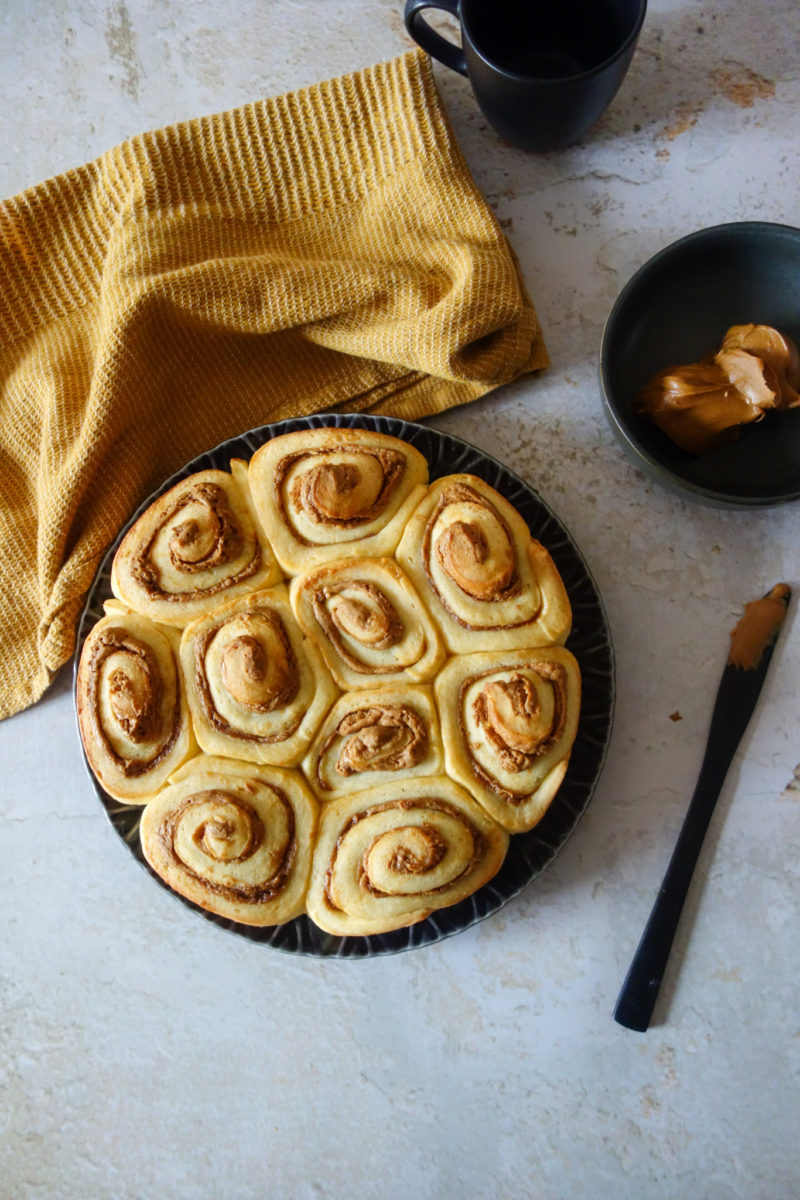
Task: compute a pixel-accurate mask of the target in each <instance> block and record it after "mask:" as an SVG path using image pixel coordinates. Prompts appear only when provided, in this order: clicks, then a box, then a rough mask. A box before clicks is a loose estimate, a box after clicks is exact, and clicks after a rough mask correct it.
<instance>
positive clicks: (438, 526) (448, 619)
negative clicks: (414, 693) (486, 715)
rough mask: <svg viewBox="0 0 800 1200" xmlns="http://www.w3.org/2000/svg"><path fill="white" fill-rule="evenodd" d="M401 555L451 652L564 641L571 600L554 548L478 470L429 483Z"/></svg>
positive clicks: (568, 621)
mask: <svg viewBox="0 0 800 1200" xmlns="http://www.w3.org/2000/svg"><path fill="white" fill-rule="evenodd" d="M397 559H398V561H399V562H400V563H401V564H402V566H403V567H404V568H405V570H406V571H407V573H408V575H409V576H410V578H411V580H412V582H413V583H414V585H415V586H416V588H417V590H418V591H419V593H420V595H421V596H422V597H423V599H424V601H425V603H426V604H427V605H428V606H429V607H430V610H431V613H432V615H433V617H434V620H435V621H436V623H437V625H438V626H439V628H440V630H441V633H442V636H443V638H444V640H445V642H446V644H447V647H448V649H449V650H450V651H452V652H453V653H470V652H472V651H476V650H481V649H487V648H489V647H496V648H498V649H499V648H508V647H512V646H520V645H541V644H545V643H551V642H563V641H564V640H565V639H566V637H567V634H568V633H569V630H570V625H571V611H570V606H569V600H568V598H567V593H566V590H565V588H564V585H563V583H562V581H561V577H560V576H559V574H558V571H557V570H556V568H555V565H554V564H553V561H552V559H551V558H550V555H549V554H548V553H547V551H546V550H545V548H544V547H543V546H542V545H540V543H539V542H537V541H535V540H534V539H533V538H531V535H530V532H529V531H528V527H527V525H526V524H525V522H524V521H523V520H522V518H521V517H520V515H519V513H518V512H517V511H516V510H515V509H514V508H513V507H512V506H511V505H510V504H508V503H507V501H506V500H504V499H503V497H502V496H501V495H500V494H499V493H498V492H496V491H495V490H494V489H493V488H491V487H489V485H488V484H486V483H484V482H483V481H482V480H481V479H478V478H477V477H476V476H474V475H448V476H445V477H444V478H442V479H439V480H437V481H436V482H435V483H434V484H432V485H431V487H430V488H429V489H428V492H427V494H426V496H425V499H424V500H423V501H422V503H421V504H420V505H419V506H418V507H417V509H416V510H415V512H414V514H413V516H412V517H411V519H410V520H409V522H408V524H407V526H406V529H405V532H404V534H403V537H402V539H401V541H400V545H399V546H398V550H397Z"/></svg>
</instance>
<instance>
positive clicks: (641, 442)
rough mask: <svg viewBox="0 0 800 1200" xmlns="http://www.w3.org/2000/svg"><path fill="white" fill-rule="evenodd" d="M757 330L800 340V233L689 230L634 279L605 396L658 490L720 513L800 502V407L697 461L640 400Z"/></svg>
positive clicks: (612, 332)
mask: <svg viewBox="0 0 800 1200" xmlns="http://www.w3.org/2000/svg"><path fill="white" fill-rule="evenodd" d="M750 323H753V324H759V325H772V326H774V327H775V328H776V329H779V330H780V331H781V333H783V334H786V335H788V336H789V337H790V338H792V339H793V340H794V341H795V342H798V343H800V229H795V228H793V227H792V226H789V225H776V224H772V223H770V222H768V221H738V222H732V223H731V224H728V225H714V226H712V227H710V228H708V229H700V230H697V231H696V232H695V233H690V234H688V235H687V236H686V237H683V238H681V239H680V240H679V241H677V242H673V243H672V245H670V246H666V247H665V248H664V249H663V250H661V251H659V253H658V254H656V255H654V256H653V258H651V259H650V260H649V261H648V262H646V263H645V264H644V266H642V267H641V268H640V269H639V270H638V271H637V272H636V274H635V275H634V276H633V277H632V278H631V279H630V280H629V282H628V283H627V284H626V285H625V287H624V288H623V290H622V292H621V293H620V295H619V297H618V299H617V301H616V303H615V304H614V306H613V308H612V310H611V313H610V315H609V318H608V321H607V323H606V328H605V331H604V334H603V345H602V349H601V356H600V381H601V385H602V390H603V400H604V404H605V409H606V415H607V417H608V419H609V421H610V423H611V427H612V429H613V430H614V433H615V434H616V435H617V438H618V439H619V441H620V443H621V444H622V446H623V448H624V449H625V450H626V451H627V453H628V454H629V455H630V456H631V458H632V459H633V461H634V462H635V463H636V465H637V466H638V467H639V468H640V469H641V470H643V471H644V472H645V474H647V475H649V476H650V477H651V478H652V479H655V480H656V481H657V482H658V483H661V484H664V485H665V486H666V487H668V488H670V490H672V491H674V492H677V493H678V494H680V495H682V496H684V497H687V498H689V499H693V500H698V501H700V502H701V503H705V504H710V505H714V506H716V507H721V508H752V507H763V506H765V505H772V504H780V503H785V502H787V501H790V500H798V499H800V409H791V410H789V411H787V412H770V413H767V415H766V416H765V417H764V419H763V420H762V421H758V422H756V423H755V424H752V425H748V426H746V427H745V428H744V429H742V431H741V436H740V437H739V438H738V440H736V441H734V442H732V443H730V444H729V445H727V446H723V447H721V448H720V449H718V450H714V451H710V452H709V453H707V454H700V455H693V454H689V453H687V452H686V451H685V450H681V449H680V448H679V447H678V446H676V445H675V444H674V443H673V442H672V441H670V439H669V438H668V437H667V435H666V434H665V433H662V431H661V430H660V429H658V428H657V427H656V426H655V425H654V424H653V423H652V422H651V421H649V420H648V419H647V418H646V417H644V416H641V415H640V414H639V413H637V412H636V411H635V407H634V402H635V400H636V396H637V394H638V392H639V390H640V389H641V388H642V387H643V385H644V384H645V383H646V382H647V380H648V379H650V378H651V377H652V376H653V375H655V374H656V372H657V371H661V370H663V369H665V368H666V367H670V366H673V365H676V364H679V363H692V362H697V361H698V360H699V359H700V358H702V357H703V356H704V355H706V354H708V353H709V352H710V351H713V350H715V349H717V348H718V347H719V345H720V343H721V341H722V338H723V336H724V334H725V331H726V330H727V329H728V328H729V327H730V326H731V325H746V324H750Z"/></svg>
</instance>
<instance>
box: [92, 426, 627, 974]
mask: <svg viewBox="0 0 800 1200" xmlns="http://www.w3.org/2000/svg"><path fill="white" fill-rule="evenodd" d="M320 427H334V428H363V429H373V430H376V431H378V432H383V433H388V434H390V435H391V436H393V437H398V438H400V439H401V440H403V441H406V442H408V443H409V444H410V445H415V446H416V442H415V441H414V440H413V439H414V438H416V439H421V440H425V439H432V440H433V442H434V444H435V445H436V446H437V448H438V450H439V452H440V453H441V452H442V450H443V449H444V448H445V447H446V444H447V443H451V444H452V445H454V446H455V447H457V448H458V450H459V454H460V455H461V456H464V457H467V458H473V459H476V460H477V462H475V463H473V467H474V466H478V465H480V466H481V467H483V469H484V470H487V469H491V471H493V472H494V473H495V474H497V475H499V476H501V477H506V479H507V480H509V481H510V482H511V483H512V484H513V485H514V487H516V488H517V489H518V490H519V491H520V492H521V493H522V494H523V496H524V497H525V499H526V501H527V502H528V503H530V504H532V505H533V507H534V508H535V509H537V510H538V511H539V513H540V514H541V515H542V516H543V517H544V518H545V520H546V522H547V523H549V524H551V525H552V526H554V527H555V529H556V530H557V531H558V533H559V534H560V536H561V538H562V539H563V544H564V545H566V546H567V547H568V549H569V554H570V555H571V556H572V558H573V559H574V560H576V563H577V565H578V567H579V568H580V571H581V573H582V575H583V579H582V580H581V581H580V582H581V583H582V584H583V585H584V586H586V587H588V588H589V590H590V591H591V593H592V601H593V604H594V606H595V607H596V608H597V610H598V616H599V621H600V627H599V629H598V631H597V636H598V637H599V640H600V642H601V643H602V644H601V649H600V652H601V654H604V655H605V656H606V657H607V660H608V661H607V664H606V667H605V678H604V682H605V688H606V694H605V706H604V707H603V709H602V712H601V713H600V714H599V717H598V719H599V720H600V721H601V722H602V723H604V726H605V728H604V736H603V737H602V739H601V741H600V744H599V745H597V746H596V762H595V764H594V769H593V773H592V776H591V778H590V780H589V781H588V784H587V785H586V787H585V794H584V796H583V800H582V803H581V805H580V807H579V808H578V810H577V811H576V812H575V813H574V814H573V816H572V820H571V821H569V822H568V823H567V827H566V829H565V831H563V832H562V833H561V836H560V837H559V839H558V841H557V842H556V844H555V845H551V846H550V847H549V854H548V855H547V857H546V860H545V861H544V862H543V863H541V865H539V866H538V867H536V868H532V869H530V873H526V872H524V871H523V872H522V874H523V875H526V877H524V878H522V879H520V880H516V881H514V882H513V883H512V884H511V886H510V887H509V888H506V889H505V890H504V891H503V892H502V893H498V892H497V888H496V881H497V880H498V879H500V878H501V877H502V876H503V871H504V868H506V867H507V864H508V858H509V855H507V856H506V862H504V864H503V867H501V869H500V871H499V872H498V874H497V875H496V876H495V877H494V879H492V880H490V881H489V882H488V883H486V884H484V886H483V887H482V888H480V889H478V892H476V893H473V895H472V896H470V897H467V898H466V899H465V900H462V901H460V902H459V903H458V904H455V905H452V906H451V907H449V908H445V909H441V910H438V911H437V912H434V913H432V914H431V915H430V916H428V917H427V918H425V920H423V921H420V922H418V923H417V924H415V925H410V926H406V927H404V928H402V929H400V930H393V931H391V932H389V933H387V934H373V935H369V936H366V937H357V936H347V937H339V936H335V935H329V934H326V933H324V932H323V931H322V930H320V929H318V927H317V926H315V925H313V923H312V922H311V921H310V918H309V917H308V916H307V915H305V914H303V915H301V916H299V917H296V918H294V920H293V921H290V922H286V923H285V924H284V925H278V926H265V927H260V926H248V925H244V924H242V923H241V922H236V921H233V920H231V919H229V918H226V917H222V916H220V915H218V914H216V913H212V912H209V911H207V910H205V909H203V908H201V907H200V906H199V905H197V904H195V903H193V902H192V901H190V900H187V899H186V898H185V897H183V896H181V895H180V894H179V893H178V892H175V891H174V889H172V888H170V887H169V885H168V884H166V883H165V882H164V880H163V879H161V878H160V876H158V875H157V874H156V873H155V872H154V871H153V869H152V868H151V867H150V866H149V864H148V863H147V862H146V860H145V859H144V857H143V855H142V853H141V848H140V846H139V844H138V824H139V818H140V816H141V813H142V811H143V808H144V806H143V805H140V804H136V805H128V804H125V803H124V802H123V801H118V800H115V799H113V797H111V796H109V795H108V793H107V792H105V790H104V789H103V788H102V786H101V784H100V783H99V781H98V780H97V779H96V778H95V776H94V774H93V772H92V770H91V768H90V766H89V763H88V759H87V757H86V753H85V750H84V748H83V742H82V739H81V736H80V729H79V726H78V720H77V678H78V666H79V663H80V656H81V652H82V649H83V644H84V642H85V640H86V637H87V635H88V633H89V630H90V629H91V627H92V625H94V624H95V622H96V621H97V620H99V617H100V615H102V603H103V600H105V599H108V598H109V592H108V590H107V589H106V590H102V586H101V585H102V582H103V580H104V577H108V576H109V575H110V566H111V562H112V560H113V556H114V554H115V553H116V550H117V547H118V546H119V544H120V542H121V541H122V538H123V537H124V536H125V534H126V533H127V531H128V530H129V529H130V528H131V526H132V525H133V524H134V523H135V522H136V521H137V520H138V519H139V517H140V516H141V515H142V513H144V512H145V511H146V509H147V508H148V507H149V506H150V505H151V504H152V503H153V502H154V501H155V500H156V499H157V498H158V497H159V496H161V495H163V494H164V493H165V492H166V491H168V490H169V489H170V488H171V487H174V486H175V484H176V483H179V482H181V480H183V479H185V478H187V477H188V476H189V475H192V474H195V473H196V472H198V471H201V470H205V469H209V468H210V467H217V468H219V466H220V464H219V463H218V462H216V461H214V460H215V459H217V458H220V457H222V456H225V457H227V459H228V467H229V465H230V460H231V459H232V458H237V457H241V456H242V455H240V454H239V453H238V452H232V451H231V447H233V446H236V445H238V444H240V443H248V444H249V443H251V442H254V443H255V444H254V445H251V446H250V447H249V454H250V456H251V457H252V454H254V453H255V450H256V449H258V447H259V446H261V445H264V444H265V443H266V442H268V441H271V440H273V439H274V438H275V437H279V436H281V435H282V434H284V433H290V432H299V431H302V430H304V429H314V428H320ZM408 434H410V435H411V436H410V437H409V436H408ZM417 448H419V447H418V446H417ZM422 453H423V454H425V451H424V450H423V451H422ZM425 457H426V458H428V461H429V467H431V476H430V479H431V482H433V480H434V479H436V478H438V477H439V476H440V475H443V474H448V473H451V472H450V471H449V470H448V471H439V472H437V473H434V469H433V465H432V464H431V462H430V457H429V455H428V454H425ZM222 469H225V468H224V467H223V468H222ZM456 469H457V468H456ZM475 473H477V472H475ZM497 490H500V492H501V494H504V492H503V491H502V490H501V489H497ZM526 523H528V524H529V522H527V521H526ZM533 536H534V537H536V536H537V535H536V534H535V533H534V534H533ZM543 544H546V543H543ZM547 548H548V549H549V550H550V552H551V553H553V547H552V546H549V547H547ZM562 549H563V546H562ZM553 557H554V558H555V557H556V555H555V554H554V555H553ZM98 589H99V591H100V592H101V593H102V594H98ZM568 590H569V589H568ZM570 600H571V601H572V596H570ZM98 607H99V612H98V611H97V610H98ZM574 635H575V630H574V628H573V632H572V634H571V635H570V638H568V640H567V647H568V648H569V643H570V640H573V641H574ZM579 662H580V660H579ZM72 674H73V678H72V693H73V709H74V713H75V729H76V732H77V736H78V743H79V747H80V752H81V757H82V760H83V764H84V768H85V770H86V772H87V774H88V776H89V780H90V782H91V784H92V786H93V789H94V791H95V794H96V795H97V797H98V799H99V800H100V803H101V806H102V807H103V810H104V812H105V814H106V817H107V818H108V820H109V823H110V824H111V826H112V828H113V829H114V832H115V833H116V834H117V835H118V836H119V837H120V839H121V840H122V841H124V842H125V843H126V845H127V847H128V850H129V851H130V852H131V854H132V856H133V858H134V860H135V861H136V862H137V863H138V864H139V866H140V867H142V868H144V869H145V870H146V872H147V873H148V874H149V875H150V876H151V878H153V879H154V880H156V881H157V882H158V883H159V884H160V885H161V886H162V887H163V888H164V889H165V890H166V891H167V892H168V893H169V894H170V895H171V896H172V897H173V898H174V899H176V900H178V901H179V902H181V903H183V904H184V905H186V906H187V907H189V908H190V909H191V910H192V911H193V912H195V913H196V914H197V915H199V916H200V917H204V918H206V919H207V920H209V921H211V922H212V923H213V924H215V925H217V926H219V927H222V928H223V929H226V930H228V931H229V932H232V933H235V934H238V935H239V936H241V937H244V938H246V939H247V940H248V941H253V942H258V943H260V944H262V945H267V946H269V947H270V948H271V949H274V950H279V951H280V952H281V953H288V954H293V955H299V956H301V957H311V958H317V959H319V958H322V959H326V958H359V959H362V958H372V957H378V956H384V955H387V954H397V953H403V952H406V951H408V950H412V949H420V948H422V947H424V946H428V945H434V944H436V943H437V942H439V941H443V940H445V939H447V938H450V937H454V936H455V935H456V934H458V933H462V932H464V931H465V930H467V929H470V928H472V927H473V926H474V925H476V924H478V923H479V922H481V921H484V920H487V919H488V918H489V917H491V916H494V915H495V914H496V913H498V912H500V911H501V910H502V909H504V908H505V907H506V906H507V905H508V904H509V903H510V902H511V901H512V900H514V899H515V898H516V897H517V896H518V895H519V894H520V893H521V892H522V891H523V890H524V889H525V888H526V887H528V886H529V885H530V884H532V883H533V882H534V880H535V879H537V878H538V877H539V875H541V874H542V873H543V871H544V870H546V868H547V867H548V866H549V865H550V864H551V863H552V862H553V860H554V859H555V858H556V857H557V855H558V854H559V853H560V852H561V850H562V849H563V847H564V846H565V845H566V843H567V842H568V841H569V839H570V838H571V837H572V834H573V833H574V832H575V829H576V828H577V826H578V825H579V823H580V821H581V818H582V817H583V815H584V813H585V812H586V809H587V808H588V807H589V804H590V803H591V800H592V798H593V796H594V793H595V791H596V788H597V784H598V782H599V779H600V776H601V775H602V772H603V767H604V765H605V760H606V756H607V753H608V746H609V742H610V739H611V732H612V728H613V721H614V711H615V705H616V660H615V655H614V648H613V643H612V639H611V631H610V625H609V622H608V617H607V614H606V611H605V606H604V604H603V599H602V595H601V593H600V589H599V588H598V586H597V583H596V580H595V578H594V576H593V574H592V572H591V569H590V568H589V565H588V563H587V562H586V559H585V558H584V556H583V553H582V552H581V550H580V548H579V547H578V545H577V543H576V542H575V540H574V538H573V537H572V535H571V534H570V532H569V530H568V529H567V528H566V526H565V525H564V523H563V521H561V519H560V518H559V517H558V516H557V515H556V513H555V512H554V511H553V509H552V508H551V507H550V505H549V504H548V503H547V501H546V500H544V498H543V497H542V496H540V495H539V493H538V492H537V491H536V490H535V489H534V488H533V487H532V486H531V485H530V484H529V483H527V482H526V481H525V480H524V479H522V477H521V476H519V475H518V474H517V473H516V472H515V471H513V470H512V469H511V468H510V467H508V466H506V465H505V463H503V462H501V461H500V460H499V459H498V458H496V457H495V456H494V455H492V454H490V453H488V452H486V451H484V450H481V449H480V448H478V447H477V446H475V445H473V444H472V443H471V442H469V441H467V440H466V439H464V438H462V437H460V436H459V435H457V434H452V433H449V432H445V431H442V430H438V429H436V428H434V427H432V426H429V425H423V424H422V423H421V422H414V421H407V420H406V419H405V418H402V417H394V416H391V415H383V414H372V413H342V412H336V411H333V412H322V413H314V414H310V415H309V416H303V417H289V418H287V419H285V420H283V421H277V422H269V423H266V424H264V425H259V426H255V427H254V428H252V429H249V430H245V431H243V432H242V433H239V434H236V435H234V436H233V437H230V438H225V439H223V440H222V441H221V442H218V443H217V445H215V446H213V447H211V448H210V449H207V450H204V451H202V452H201V453H200V454H197V455H195V457H194V458H192V459H190V460H189V461H188V462H187V463H185V464H184V465H183V466H182V467H179V468H178V469H177V470H176V471H174V472H173V473H172V474H171V475H170V476H169V477H168V478H167V479H165V480H164V481H163V482H162V483H161V484H160V485H158V487H156V488H155V489H154V490H153V491H152V492H151V493H150V494H149V495H148V496H147V497H146V498H145V499H144V500H142V501H141V503H140V504H139V505H138V506H137V507H136V509H135V510H134V512H133V513H132V515H131V516H130V517H129V519H128V520H127V521H126V522H125V523H124V525H123V526H122V527H121V529H120V530H119V532H118V533H117V535H116V536H115V538H114V539H113V541H112V542H111V544H110V545H109V546H108V547H107V549H106V550H105V552H104V554H103V556H102V558H101V561H100V564H99V566H98V568H97V571H96V573H95V576H94V579H93V581H92V584H91V586H90V588H89V590H88V592H87V595H86V598H85V601H84V604H83V606H82V610H81V615H80V619H79V621H78V625H77V635H76V644H75V651H74V654H73V672H72ZM581 675H582V680H583V679H584V671H583V666H582V664H581ZM582 687H583V688H584V694H585V682H584V684H582ZM581 707H582V712H581V722H582V724H583V722H584V720H585V714H584V711H583V710H584V701H583V699H582V706H581ZM581 734H582V728H581V726H580V725H579V731H578V738H576V744H577V742H578V739H579V738H581ZM594 740H595V742H597V738H595V739H594ZM570 763H572V757H571V759H570ZM568 780H570V770H569V768H568V770H567V775H566V777H565V780H564V784H562V788H561V789H559V792H558V793H557V794H556V798H555V799H554V801H553V802H552V804H551V806H550V808H549V809H548V813H547V814H545V818H543V821H542V822H540V823H539V825H537V826H535V827H534V829H533V830H531V831H528V833H524V834H513V835H511V842H510V847H509V854H510V853H511V847H512V846H515V843H516V846H519V839H526V838H533V839H534V840H535V839H536V837H537V836H539V835H537V834H536V830H537V829H540V827H541V826H542V825H543V824H544V822H545V820H546V818H547V816H548V814H549V813H550V812H551V811H552V810H553V809H554V808H555V809H556V812H558V811H559V809H558V808H557V807H556V806H557V805H558V800H559V796H560V795H561V794H562V790H564V789H565V785H566V784H567V781H568ZM562 804H563V799H562ZM123 815H124V816H126V817H127V818H128V819H129V820H130V821H133V822H134V823H133V827H132V829H131V830H130V831H129V832H128V833H123V832H122V830H121V828H120V824H119V823H118V821H115V819H114V818H115V816H116V817H117V818H118V820H119V821H121V817H122V816H123ZM137 851H138V852H137ZM476 897H479V898H480V903H481V908H485V911H481V910H480V909H479V907H477V905H478V901H476V899H475V898H476ZM289 928H291V929H293V930H294V933H295V935H296V938H297V944H294V945H292V944H285V941H284V937H283V936H279V937H278V938H277V940H276V938H275V934H276V932H277V931H286V930H287V929H289Z"/></svg>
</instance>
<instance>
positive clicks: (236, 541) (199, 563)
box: [111, 459, 281, 626]
mask: <svg viewBox="0 0 800 1200" xmlns="http://www.w3.org/2000/svg"><path fill="white" fill-rule="evenodd" d="M280 578H281V573H280V569H279V568H278V565H277V563H276V562H275V559H274V557H273V554H272V551H271V550H270V547H269V545H268V543H267V541H266V539H265V538H264V536H263V534H262V533H261V531H260V530H259V528H258V524H257V522H256V519H255V513H254V511H253V508H252V504H251V500H250V492H249V489H248V483H247V464H246V463H244V462H242V461H241V460H239V459H233V460H232V461H231V474H228V472H227V471H217V470H209V471H200V472H198V473H197V474H196V475H190V476H189V478H188V479H184V480H182V481H181V482H180V483H176V484H175V486H174V487H172V488H170V490H169V491H168V492H166V493H165V494H164V495H163V496H161V497H160V498H159V499H158V500H156V501H155V502H154V503H153V504H151V505H150V507H149V508H147V509H146V510H145V512H144V513H142V515H141V517H139V519H138V521H136V523H135V524H134V525H133V526H132V527H131V528H130V529H129V530H128V532H127V534H126V535H125V537H124V538H123V540H122V543H121V545H120V547H119V549H118V551H117V553H116V554H115V556H114V562H113V565H112V570H111V587H112V590H113V592H114V595H115V596H117V597H119V599H120V600H122V601H124V602H125V603H126V604H128V605H130V607H131V608H133V609H135V610H136V611H137V612H140V613H142V614H143V615H144V616H146V617H150V619H151V620H153V621H159V622H161V623H163V624H165V625H178V626H184V625H187V624H188V623H189V621H192V620H194V619H195V618H196V617H199V616H200V615H201V614H202V613H204V612H208V611H209V609H211V608H215V607H216V606H217V605H218V604H222V603H223V602H224V601H225V600H227V599H230V598H232V597H234V596H240V595H243V594H244V593H245V592H250V591H253V590H254V589H255V588H262V587H268V586H269V585H270V584H273V583H277V582H278V581H279V580H280Z"/></svg>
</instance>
